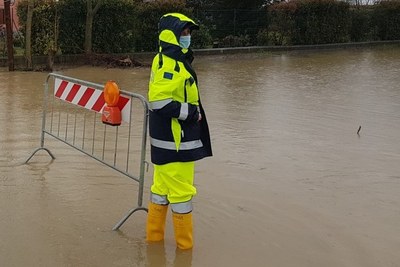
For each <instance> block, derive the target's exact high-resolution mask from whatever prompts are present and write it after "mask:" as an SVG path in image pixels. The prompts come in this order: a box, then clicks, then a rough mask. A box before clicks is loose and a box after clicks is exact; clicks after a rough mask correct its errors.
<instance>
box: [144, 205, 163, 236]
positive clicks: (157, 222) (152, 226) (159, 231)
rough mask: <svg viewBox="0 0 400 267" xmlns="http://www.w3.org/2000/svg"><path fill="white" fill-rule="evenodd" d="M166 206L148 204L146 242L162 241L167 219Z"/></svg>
mask: <svg viewBox="0 0 400 267" xmlns="http://www.w3.org/2000/svg"><path fill="white" fill-rule="evenodd" d="M167 212H168V205H158V204H154V203H152V202H150V203H149V213H148V214H147V225H146V241H150V242H153V241H161V240H164V231H165V219H166V217H167Z"/></svg>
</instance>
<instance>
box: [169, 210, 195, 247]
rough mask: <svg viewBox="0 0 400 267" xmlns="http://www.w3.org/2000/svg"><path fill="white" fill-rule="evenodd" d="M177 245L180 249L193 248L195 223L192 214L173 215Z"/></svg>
mask: <svg viewBox="0 0 400 267" xmlns="http://www.w3.org/2000/svg"><path fill="white" fill-rule="evenodd" d="M172 220H173V222H174V232H175V240H176V245H177V246H178V248H180V249H191V248H192V247H193V222H192V213H187V214H179V213H172Z"/></svg>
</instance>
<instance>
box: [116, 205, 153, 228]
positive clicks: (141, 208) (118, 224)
mask: <svg viewBox="0 0 400 267" xmlns="http://www.w3.org/2000/svg"><path fill="white" fill-rule="evenodd" d="M138 210H144V211H145V212H148V210H147V208H144V207H138V208H135V209H131V210H130V211H129V212H128V213H127V214H126V215H125V217H124V218H122V219H121V220H120V221H119V222H118V223H117V224H116V225H115V226H114V228H113V231H116V230H118V229H119V228H120V227H121V226H122V225H123V224H124V223H125V221H126V220H128V218H129V217H131V215H132V214H133V213H135V212H136V211H138Z"/></svg>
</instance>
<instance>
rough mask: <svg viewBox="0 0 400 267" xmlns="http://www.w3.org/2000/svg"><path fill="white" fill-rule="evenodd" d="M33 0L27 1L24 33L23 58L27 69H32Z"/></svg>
mask: <svg viewBox="0 0 400 267" xmlns="http://www.w3.org/2000/svg"><path fill="white" fill-rule="evenodd" d="M34 7H35V6H34V0H29V1H28V12H27V15H26V29H25V31H26V33H25V58H26V68H27V69H28V70H31V69H33V64H32V19H33V9H34Z"/></svg>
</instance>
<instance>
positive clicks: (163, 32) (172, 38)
mask: <svg viewBox="0 0 400 267" xmlns="http://www.w3.org/2000/svg"><path fill="white" fill-rule="evenodd" d="M186 27H189V28H190V30H191V31H192V30H197V29H199V26H198V25H197V24H196V23H195V22H194V21H193V20H192V19H190V18H188V17H187V16H185V15H183V14H180V13H168V14H165V15H164V16H162V17H161V18H160V22H159V24H158V30H159V36H158V40H159V52H160V53H162V54H165V55H167V56H169V57H171V58H173V59H176V60H179V61H184V59H185V58H186V55H185V54H187V53H188V52H189V50H190V49H185V48H182V47H180V46H179V38H180V36H181V33H182V31H183V29H185V28H186ZM188 54H191V52H190V53H188Z"/></svg>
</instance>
